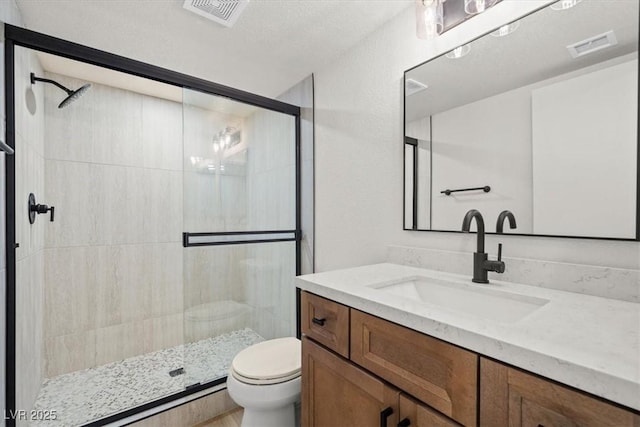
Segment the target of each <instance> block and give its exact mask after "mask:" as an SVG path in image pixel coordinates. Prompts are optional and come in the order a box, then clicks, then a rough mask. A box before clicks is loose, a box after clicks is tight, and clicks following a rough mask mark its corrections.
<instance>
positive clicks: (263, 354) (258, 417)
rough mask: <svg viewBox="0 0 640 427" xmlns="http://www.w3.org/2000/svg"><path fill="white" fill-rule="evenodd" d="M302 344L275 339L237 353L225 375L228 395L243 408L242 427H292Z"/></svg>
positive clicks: (293, 340) (298, 384)
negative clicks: (227, 373)
mask: <svg viewBox="0 0 640 427" xmlns="http://www.w3.org/2000/svg"><path fill="white" fill-rule="evenodd" d="M301 359H302V356H301V345H300V340H299V339H297V338H292V337H289V338H277V339H273V340H268V341H263V342H261V343H258V344H254V345H252V346H250V347H247V348H245V349H244V350H242V351H240V352H239V353H238V354H237V355H236V357H235V358H234V359H233V362H231V367H230V368H229V375H228V376H227V390H228V392H229V396H231V399H233V401H234V402H236V403H237V404H238V405H240V406H242V407H243V408H244V415H243V417H242V427H294V426H295V425H296V420H295V419H296V417H295V404H296V402H299V401H300V383H301V378H300V371H301Z"/></svg>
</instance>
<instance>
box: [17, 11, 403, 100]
mask: <svg viewBox="0 0 640 427" xmlns="http://www.w3.org/2000/svg"><path fill="white" fill-rule="evenodd" d="M17 4H18V7H19V8H20V11H21V13H22V17H23V20H24V23H25V26H26V27H27V28H28V29H31V30H34V31H38V32H41V33H46V34H49V35H52V36H55V37H59V38H62V39H66V40H70V41H73V42H76V43H80V44H83V45H87V46H90V47H94V48H97V49H101V50H105V51H107V52H111V53H115V54H118V55H122V56H126V57H129V58H134V59H138V60H141V61H144V62H148V63H151V64H154V65H159V66H161V67H165V68H169V69H172V70H175V71H179V72H182V73H186V74H190V75H194V76H197V77H201V78H204V79H207V80H211V81H214V82H217V83H221V84H224V85H228V86H232V87H236V88H239V89H243V90H246V91H249V92H254V93H258V94H261V95H265V96H270V97H275V96H278V95H279V94H280V93H282V92H283V91H285V90H286V89H288V88H289V87H291V86H292V85H294V84H295V83H297V82H298V81H300V80H302V79H303V78H305V77H306V76H308V75H309V74H311V73H312V72H314V71H317V70H318V69H319V68H321V67H322V66H323V65H325V64H327V63H328V62H330V61H331V60H333V59H334V58H335V57H337V56H338V55H340V54H341V53H344V52H345V51H346V50H348V49H349V48H350V47H352V46H354V45H355V44H357V43H358V41H360V40H362V39H363V38H365V37H366V36H367V35H368V34H370V33H371V32H373V31H374V30H375V29H376V28H378V27H379V26H380V25H382V24H383V23H385V22H386V21H388V20H389V19H391V18H392V17H394V16H395V15H397V14H398V13H399V12H401V11H402V10H403V9H405V8H407V7H409V6H410V5H412V4H413V1H412V0H252V1H251V3H249V5H248V6H247V8H246V9H245V10H244V12H243V13H242V15H241V16H240V18H239V19H238V22H237V23H236V24H235V26H234V27H232V28H225V27H223V26H221V25H219V24H216V23H214V22H212V21H210V20H208V19H206V18H203V17H200V16H197V15H195V14H193V13H191V12H188V11H186V10H185V9H183V8H182V4H183V1H182V0H90V1H87V0H55V1H51V0H47V1H45V0H17Z"/></svg>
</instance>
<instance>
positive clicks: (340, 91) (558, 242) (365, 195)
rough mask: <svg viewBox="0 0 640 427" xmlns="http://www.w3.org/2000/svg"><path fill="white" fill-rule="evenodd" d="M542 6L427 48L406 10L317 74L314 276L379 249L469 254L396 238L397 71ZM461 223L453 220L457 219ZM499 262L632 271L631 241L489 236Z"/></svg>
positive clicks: (474, 23)
mask: <svg viewBox="0 0 640 427" xmlns="http://www.w3.org/2000/svg"><path fill="white" fill-rule="evenodd" d="M545 3H548V2H546V1H533V0H532V1H518V0H505V1H504V2H502V3H500V4H499V5H497V6H496V7H494V8H492V9H491V10H489V11H487V12H486V13H485V14H483V15H480V16H477V17H474V18H473V19H471V20H470V21H468V22H466V23H464V24H462V25H460V26H458V27H456V28H455V29H453V30H451V31H449V32H447V33H445V34H444V35H443V36H441V37H439V38H438V39H437V40H435V41H433V42H424V41H420V40H418V39H417V38H416V35H415V17H414V11H413V9H407V10H406V11H405V12H404V13H402V14H400V15H398V16H397V17H396V18H394V19H392V20H391V21H389V22H388V23H387V24H386V25H384V26H383V27H381V28H380V29H379V30H378V31H376V32H375V33H374V34H372V35H371V36H369V37H368V38H367V39H365V40H363V41H362V42H361V43H359V44H358V45H357V46H356V47H355V48H353V49H351V50H350V51H348V52H347V53H346V54H344V55H342V56H341V57H340V58H338V59H337V60H336V61H335V62H333V63H332V64H329V65H327V66H326V67H325V68H323V69H321V70H319V72H318V73H317V74H316V270H317V271H325V270H329V269H335V268H340V267H348V266H354V265H362V264H368V263H374V262H381V261H383V260H384V259H385V246H386V245H387V244H400V245H409V246H419V247H427V248H434V249H445V250H458V251H467V252H472V251H473V248H474V246H475V238H474V236H469V235H464V234H454V233H427V232H409V231H403V230H402V221H403V217H402V182H403V181H402V179H403V176H402V164H403V163H402V154H403V144H402V140H403V111H402V104H403V99H402V93H403V85H402V77H403V72H404V70H406V69H408V68H410V67H412V66H415V65H416V64H419V63H421V62H423V61H425V60H427V59H429V58H432V57H434V56H436V55H438V54H440V53H443V52H445V51H448V50H451V49H453V48H454V47H456V46H458V45H460V44H463V43H465V42H467V41H469V40H470V39H472V38H475V37H477V36H479V35H481V34H483V33H485V32H487V31H489V30H491V29H492V28H495V27H497V26H499V25H501V24H503V23H505V22H507V21H509V20H513V19H516V18H517V17H519V16H521V15H523V14H526V13H528V12H530V11H532V10H534V9H536V8H537V7H539V6H541V5H543V4H545ZM460 221H462V219H460ZM498 240H500V241H503V242H504V243H505V246H504V253H505V256H512V257H520V258H535V259H546V260H556V261H563V262H575V263H583V264H593V265H604V266H612V267H625V268H638V267H639V264H640V244H638V243H637V242H614V241H595V240H585V239H561V238H543V237H506V236H503V237H501V238H500V239H498V238H496V237H495V236H489V237H488V239H487V242H488V244H487V248H488V250H489V251H492V250H494V251H495V249H494V248H495V247H496V245H497V242H498Z"/></svg>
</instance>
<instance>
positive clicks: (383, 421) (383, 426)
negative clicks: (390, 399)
mask: <svg viewBox="0 0 640 427" xmlns="http://www.w3.org/2000/svg"><path fill="white" fill-rule="evenodd" d="M391 414H393V408H392V407H391V406H389V407H388V408H385V409H383V410H382V412H380V427H387V418H389V416H391Z"/></svg>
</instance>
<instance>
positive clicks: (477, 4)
mask: <svg viewBox="0 0 640 427" xmlns="http://www.w3.org/2000/svg"><path fill="white" fill-rule="evenodd" d="M495 2H496V0H464V11H465V12H466V13H468V14H469V15H475V14H476V13H482V12H484V11H485V10H487V9H489V8H490V7H491V6H493V5H494V3H495Z"/></svg>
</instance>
